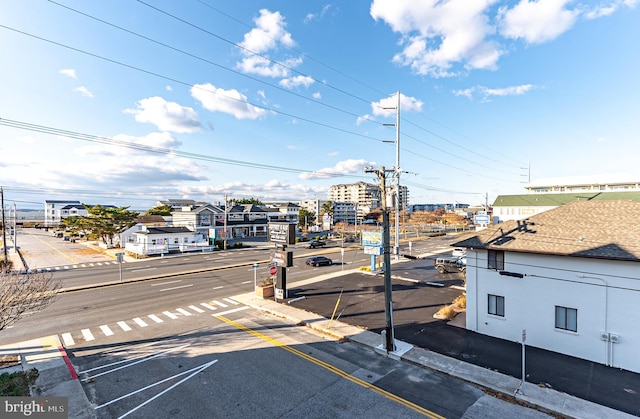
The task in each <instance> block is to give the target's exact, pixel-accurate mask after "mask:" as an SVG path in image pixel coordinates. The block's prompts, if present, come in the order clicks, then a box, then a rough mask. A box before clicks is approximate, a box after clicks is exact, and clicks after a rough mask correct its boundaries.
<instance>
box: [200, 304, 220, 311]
mask: <svg viewBox="0 0 640 419" xmlns="http://www.w3.org/2000/svg"><path fill="white" fill-rule="evenodd" d="M200 305H201V306H202V307H206V308H208V309H209V310H217V308H215V307H214V306H212V305H211V304H207V303H200Z"/></svg>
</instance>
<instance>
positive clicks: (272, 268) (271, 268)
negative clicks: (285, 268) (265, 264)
mask: <svg viewBox="0 0 640 419" xmlns="http://www.w3.org/2000/svg"><path fill="white" fill-rule="evenodd" d="M277 273H278V266H277V265H276V264H270V265H269V275H271V276H275V275H276V274H277Z"/></svg>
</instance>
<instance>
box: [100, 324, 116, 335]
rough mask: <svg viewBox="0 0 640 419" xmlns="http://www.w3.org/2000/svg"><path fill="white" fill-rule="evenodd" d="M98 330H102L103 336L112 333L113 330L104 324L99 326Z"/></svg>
mask: <svg viewBox="0 0 640 419" xmlns="http://www.w3.org/2000/svg"><path fill="white" fill-rule="evenodd" d="M100 330H102V333H104V335H105V336H111V335H113V331H112V330H111V328H110V327H109V326H107V325H106V324H103V325H102V326H100Z"/></svg>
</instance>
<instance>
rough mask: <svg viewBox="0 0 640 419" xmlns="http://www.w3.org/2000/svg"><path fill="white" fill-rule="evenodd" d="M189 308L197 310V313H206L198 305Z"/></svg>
mask: <svg viewBox="0 0 640 419" xmlns="http://www.w3.org/2000/svg"><path fill="white" fill-rule="evenodd" d="M189 308H190V309H191V310H193V311H195V312H196V313H204V310H203V309H201V308H200V307H196V306H189Z"/></svg>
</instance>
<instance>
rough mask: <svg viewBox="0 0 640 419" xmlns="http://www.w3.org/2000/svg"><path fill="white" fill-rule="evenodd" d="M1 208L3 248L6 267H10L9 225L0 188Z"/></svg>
mask: <svg viewBox="0 0 640 419" xmlns="http://www.w3.org/2000/svg"><path fill="white" fill-rule="evenodd" d="M0 206H2V247H3V249H4V267H5V268H7V267H8V266H9V257H8V256H7V223H6V221H5V218H4V192H3V191H2V188H0Z"/></svg>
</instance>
